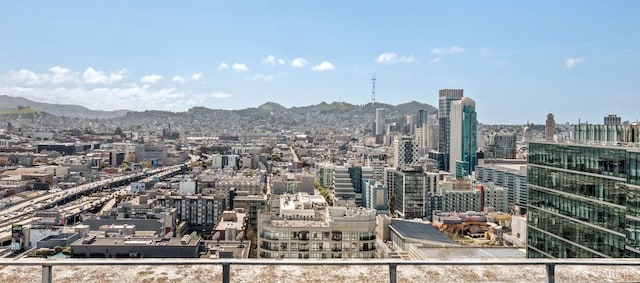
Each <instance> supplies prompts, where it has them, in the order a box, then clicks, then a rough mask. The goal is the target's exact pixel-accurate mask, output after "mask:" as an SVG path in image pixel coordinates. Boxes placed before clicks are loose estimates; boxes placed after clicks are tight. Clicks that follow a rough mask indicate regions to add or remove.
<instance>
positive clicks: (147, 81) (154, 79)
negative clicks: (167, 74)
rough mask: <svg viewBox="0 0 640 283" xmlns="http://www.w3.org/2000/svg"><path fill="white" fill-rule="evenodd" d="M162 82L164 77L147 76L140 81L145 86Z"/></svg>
mask: <svg viewBox="0 0 640 283" xmlns="http://www.w3.org/2000/svg"><path fill="white" fill-rule="evenodd" d="M160 80H162V76H161V75H156V74H153V75H147V76H144V77H142V79H140V82H143V83H145V84H155V83H157V82H159V81H160Z"/></svg>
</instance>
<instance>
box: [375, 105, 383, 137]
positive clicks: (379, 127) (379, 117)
mask: <svg viewBox="0 0 640 283" xmlns="http://www.w3.org/2000/svg"><path fill="white" fill-rule="evenodd" d="M384 112H385V110H384V108H376V121H375V123H376V130H375V132H374V135H376V136H377V135H384V134H385V132H384V128H385V122H384V121H385V120H384V119H385V117H384Z"/></svg>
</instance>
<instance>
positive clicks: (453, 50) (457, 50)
mask: <svg viewBox="0 0 640 283" xmlns="http://www.w3.org/2000/svg"><path fill="white" fill-rule="evenodd" d="M431 53H435V54H457V53H464V48H462V47H460V46H457V45H454V46H451V47H449V48H434V49H431Z"/></svg>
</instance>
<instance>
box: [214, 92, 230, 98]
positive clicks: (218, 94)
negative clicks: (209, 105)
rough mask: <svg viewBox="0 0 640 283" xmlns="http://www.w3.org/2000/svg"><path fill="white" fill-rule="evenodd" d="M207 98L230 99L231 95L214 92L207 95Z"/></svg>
mask: <svg viewBox="0 0 640 283" xmlns="http://www.w3.org/2000/svg"><path fill="white" fill-rule="evenodd" d="M209 97H211V98H227V97H231V94H228V93H225V92H214V93H211V94H209Z"/></svg>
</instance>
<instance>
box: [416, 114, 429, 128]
mask: <svg viewBox="0 0 640 283" xmlns="http://www.w3.org/2000/svg"><path fill="white" fill-rule="evenodd" d="M427 114H428V113H427V111H426V110H424V109H420V110H418V116H417V117H418V123H417V124H416V127H417V128H422V127H423V126H424V125H425V124H427Z"/></svg>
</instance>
